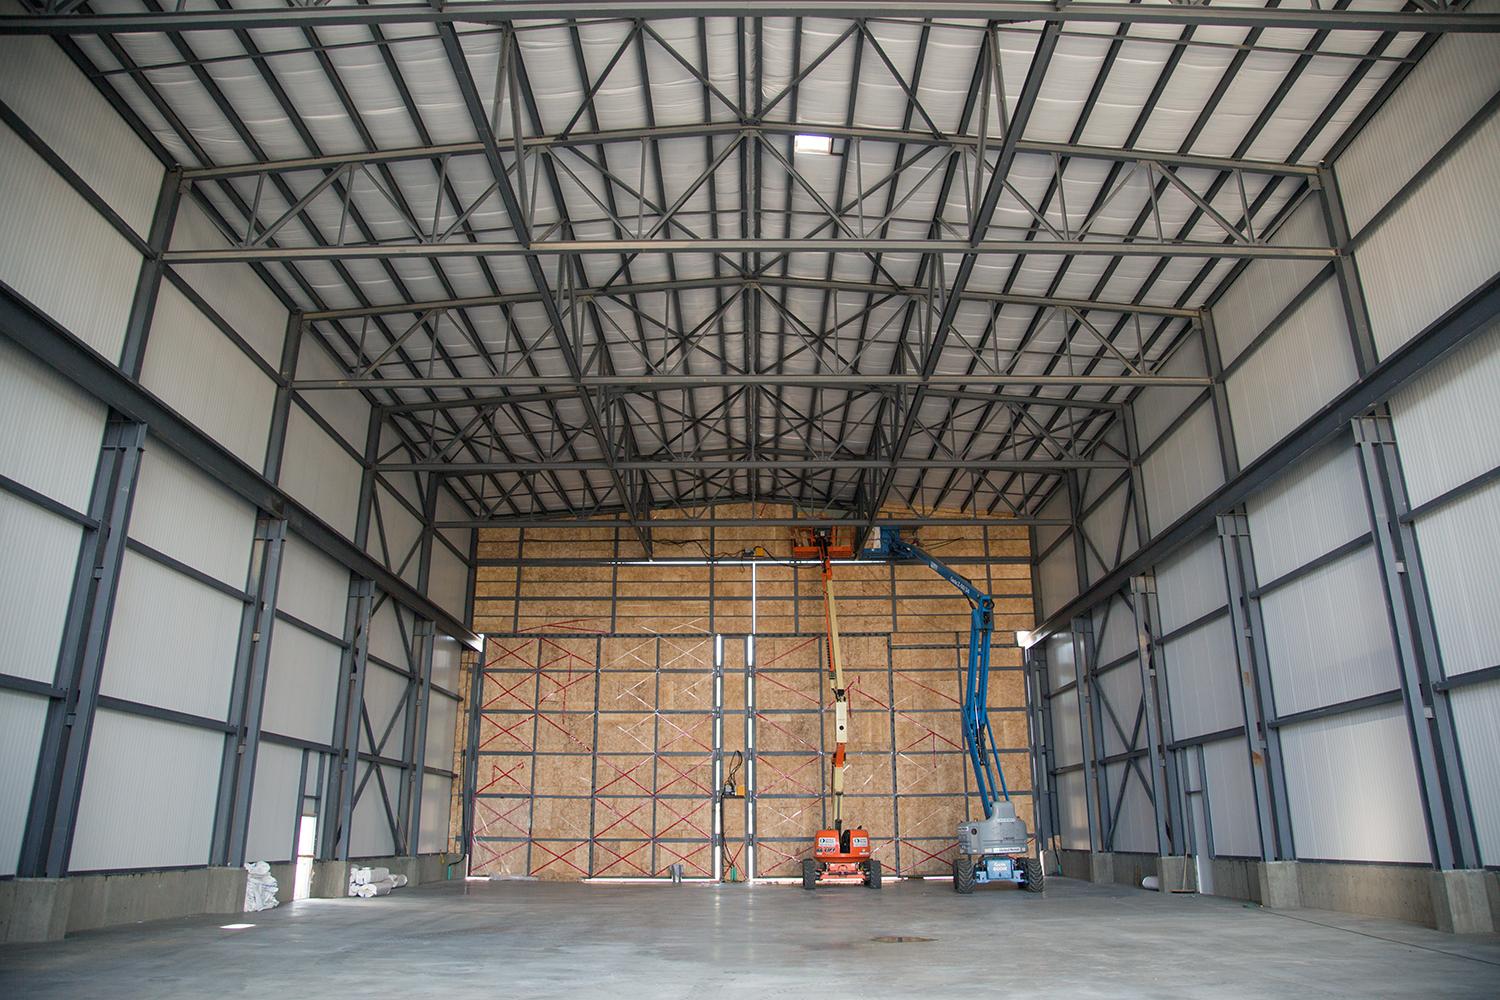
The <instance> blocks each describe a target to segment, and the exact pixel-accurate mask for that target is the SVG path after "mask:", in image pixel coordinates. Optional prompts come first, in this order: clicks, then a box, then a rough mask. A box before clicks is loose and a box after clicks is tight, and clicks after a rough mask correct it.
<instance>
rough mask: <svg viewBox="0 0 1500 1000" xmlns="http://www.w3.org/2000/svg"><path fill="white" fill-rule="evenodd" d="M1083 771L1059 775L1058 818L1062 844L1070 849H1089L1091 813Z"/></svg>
mask: <svg viewBox="0 0 1500 1000" xmlns="http://www.w3.org/2000/svg"><path fill="white" fill-rule="evenodd" d="M1085 795H1086V787H1085V784H1084V780H1083V773H1082V772H1081V771H1075V772H1074V773H1072V774H1060V775H1058V776H1057V818H1058V822H1059V824H1060V825H1061V826H1062V829H1061V830H1059V831H1058V832H1059V833H1060V834H1061V835H1062V845H1063V847H1066V848H1068V849H1070V850H1075V851H1086V850H1088V849H1089V813H1088V803H1087V801H1086V800H1085Z"/></svg>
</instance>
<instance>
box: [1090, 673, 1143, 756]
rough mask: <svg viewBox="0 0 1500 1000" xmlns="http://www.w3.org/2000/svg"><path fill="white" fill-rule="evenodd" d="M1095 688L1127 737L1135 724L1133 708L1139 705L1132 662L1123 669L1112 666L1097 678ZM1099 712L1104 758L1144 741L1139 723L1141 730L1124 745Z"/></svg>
mask: <svg viewBox="0 0 1500 1000" xmlns="http://www.w3.org/2000/svg"><path fill="white" fill-rule="evenodd" d="M1098 687H1099V691H1100V693H1101V694H1102V695H1103V697H1104V700H1105V701H1106V702H1108V703H1109V709H1110V711H1113V712H1114V717H1115V718H1116V719H1118V720H1119V721H1120V726H1121V727H1122V728H1123V729H1124V730H1125V735H1126V736H1131V735H1132V733H1131V729H1132V727H1133V726H1134V725H1135V713H1136V709H1138V708H1139V707H1140V704H1141V669H1140V667H1139V666H1138V665H1137V663H1136V661H1134V660H1131V661H1130V662H1129V663H1126V664H1125V665H1124V666H1121V667H1115V668H1114V669H1112V670H1108V671H1105V672H1104V673H1103V674H1100V675H1099V681H1098ZM1099 711H1100V712H1101V713H1102V714H1103V718H1104V753H1105V756H1113V755H1115V754H1117V753H1124V752H1125V751H1126V750H1133V749H1135V748H1136V747H1137V746H1140V745H1142V744H1144V743H1145V742H1146V728H1145V725H1144V724H1143V725H1142V726H1141V731H1140V733H1139V734H1138V735H1136V736H1135V739H1134V741H1133V742H1132V743H1131V745H1129V746H1126V745H1125V741H1124V740H1122V739H1121V738H1120V734H1119V733H1118V732H1116V730H1115V727H1114V724H1113V723H1112V722H1111V721H1110V718H1109V713H1108V712H1106V711H1105V709H1104V708H1103V706H1100V709H1099Z"/></svg>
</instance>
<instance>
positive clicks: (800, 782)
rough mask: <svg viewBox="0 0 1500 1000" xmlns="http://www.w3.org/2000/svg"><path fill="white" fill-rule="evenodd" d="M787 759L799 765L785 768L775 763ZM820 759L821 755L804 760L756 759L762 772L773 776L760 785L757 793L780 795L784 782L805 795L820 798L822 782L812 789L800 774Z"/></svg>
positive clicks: (782, 758) (783, 758)
mask: <svg viewBox="0 0 1500 1000" xmlns="http://www.w3.org/2000/svg"><path fill="white" fill-rule="evenodd" d="M789 759H790V760H799V761H800V763H798V764H797V765H796V766H792V767H785V766H781V765H778V764H777V763H776V762H777V761H786V760H789ZM822 759H823V757H822V755H821V754H819V755H817V756H815V757H806V758H787V757H779V756H778V757H764V756H762V757H757V758H756V760H757V762H758V765H759V766H760V768H761V769H762V771H763V772H764V771H771V772H772V773H773V774H774V775H775V777H774V778H772V779H771V780H770V781H765V782H763V783H761V787H760V788H759V789H757V791H759V792H762V793H768V794H780V793H781V792H782V788H781V783H783V782H784V783H785V784H788V785H791V786H792V787H793V788H795V789H797V791H799V792H802V793H804V794H806V795H812V796H820V795H822V794H823V787H822V782H821V781H819V783H818V786H817V787H813V785H812V784H810V781H811V779H809V778H806V777H803V776H802V772H804V771H806V770H807V768H808V766H809V765H813V764H818V763H819V762H821V761H822ZM815 773H816V772H815Z"/></svg>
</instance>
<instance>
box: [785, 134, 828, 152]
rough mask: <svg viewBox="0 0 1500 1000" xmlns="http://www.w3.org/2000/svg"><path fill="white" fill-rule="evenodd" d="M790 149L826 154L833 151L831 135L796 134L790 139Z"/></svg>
mask: <svg viewBox="0 0 1500 1000" xmlns="http://www.w3.org/2000/svg"><path fill="white" fill-rule="evenodd" d="M792 151H793V152H795V153H822V154H823V155H825V156H826V155H828V154H829V153H832V152H833V136H831V135H798V136H796V137H795V138H793V139H792Z"/></svg>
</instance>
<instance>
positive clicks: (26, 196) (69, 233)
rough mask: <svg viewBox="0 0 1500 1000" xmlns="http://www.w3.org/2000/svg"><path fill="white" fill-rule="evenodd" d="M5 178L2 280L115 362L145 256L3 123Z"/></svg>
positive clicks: (0, 164)
mask: <svg viewBox="0 0 1500 1000" xmlns="http://www.w3.org/2000/svg"><path fill="white" fill-rule="evenodd" d="M0 177H4V178H5V197H4V198H0V281H3V282H5V283H6V284H7V285H9V286H10V287H12V288H14V289H15V290H16V291H17V292H19V293H20V294H21V295H22V296H24V297H25V298H26V299H28V300H29V301H30V302H31V303H32V304H33V305H35V306H36V307H37V308H38V309H40V310H42V311H43V312H45V313H46V314H47V315H49V316H51V317H52V318H53V319H54V320H56V321H57V322H58V323H59V324H61V325H62V326H63V327H64V328H65V329H67V330H69V331H71V332H72V333H73V334H75V335H76V336H78V337H79V338H80V339H81V340H83V341H84V342H85V343H86V344H88V345H89V346H90V347H92V348H93V349H94V350H96V351H98V352H99V353H100V354H102V355H104V356H105V357H106V358H108V359H109V360H110V361H113V362H118V361H119V360H120V348H121V347H122V346H123V345H124V343H125V327H126V324H127V322H128V320H129V317H130V303H131V301H132V299H133V298H134V296H135V282H136V278H137V276H138V275H139V273H140V269H141V255H140V254H138V253H136V251H135V248H134V247H132V246H131V245H130V244H129V243H128V242H126V241H125V238H124V237H122V236H121V235H120V234H119V233H117V232H116V231H115V229H114V227H113V226H111V225H110V224H109V223H107V222H105V221H104V218H103V216H101V215H100V214H99V213H98V212H96V211H94V208H93V206H92V205H90V204H89V203H88V202H86V201H84V200H83V198H82V197H80V196H79V195H78V194H77V193H76V192H75V191H74V190H73V189H72V188H71V187H70V186H69V185H68V182H67V181H65V180H63V179H62V178H61V177H59V176H58V175H57V174H56V173H55V172H54V171H53V169H52V168H51V167H50V166H48V165H47V162H46V161H45V160H43V159H42V158H41V157H39V156H37V155H36V154H35V153H33V152H32V151H31V150H30V148H28V147H27V146H26V144H25V143H24V142H22V141H21V139H20V137H19V136H17V135H16V134H15V133H14V132H12V131H11V130H10V129H8V128H6V127H5V126H3V125H0ZM79 275H87V276H88V285H87V294H80V292H81V289H80V288H79Z"/></svg>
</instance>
